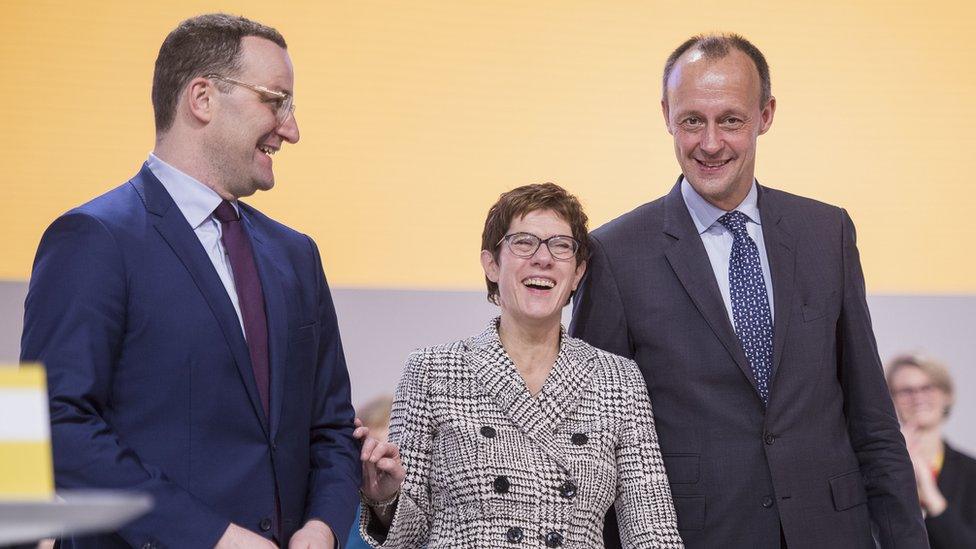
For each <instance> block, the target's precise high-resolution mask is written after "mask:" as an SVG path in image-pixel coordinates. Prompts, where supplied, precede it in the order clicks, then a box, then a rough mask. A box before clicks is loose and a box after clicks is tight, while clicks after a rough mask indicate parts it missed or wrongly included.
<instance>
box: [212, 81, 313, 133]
mask: <svg viewBox="0 0 976 549" xmlns="http://www.w3.org/2000/svg"><path fill="white" fill-rule="evenodd" d="M204 78H212V79H214V80H220V81H221V82H226V83H228V84H233V85H234V86H240V87H242V88H247V89H249V90H251V91H252V92H254V93H256V94H258V95H260V96H261V99H262V100H263V101H265V102H267V103H271V104H272V105H273V107H274V111H275V119H276V120H278V125H279V126H280V125H282V124H284V123H285V122H286V121H287V120H288V117H289V116H291V115H293V114H294V113H295V96H293V95H292V94H290V93H288V92H284V91H277V90H272V89H271V88H266V87H264V86H259V85H257V84H248V83H247V82H241V81H240V80H236V79H234V78H230V77H228V76H222V75H219V74H208V75H207V76H205V77H204Z"/></svg>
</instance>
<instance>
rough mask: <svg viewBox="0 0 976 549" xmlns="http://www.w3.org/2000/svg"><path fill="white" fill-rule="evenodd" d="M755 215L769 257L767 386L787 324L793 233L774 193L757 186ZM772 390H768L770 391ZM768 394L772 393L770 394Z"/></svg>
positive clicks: (776, 366)
mask: <svg viewBox="0 0 976 549" xmlns="http://www.w3.org/2000/svg"><path fill="white" fill-rule="evenodd" d="M758 190H759V217H760V218H761V219H762V230H763V241H764V242H765V244H766V257H767V259H768V260H769V274H770V277H771V278H772V280H773V290H772V291H773V307H774V308H775V310H776V314H775V315H774V319H773V372H772V379H770V386H772V382H773V381H774V380H775V379H776V374H777V373H778V372H779V364H780V360H781V359H782V358H783V346H784V345H785V344H786V334H787V332H788V331H789V328H790V312H791V311H790V309H791V305H792V303H793V286H794V280H795V268H796V252H795V245H794V239H793V236H792V235H791V234H790V233H789V232H788V231H787V227H786V221H785V220H784V219H783V212H782V211H781V210H780V208H779V204H777V203H776V200H775V197H774V196H773V195H772V194H770V192H769V191H768V190H766V189H765V188H763V187H761V186H759V189H758ZM773 392H774V391H770V394H772V393H773ZM771 398H772V397H771Z"/></svg>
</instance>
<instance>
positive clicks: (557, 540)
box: [545, 532, 563, 547]
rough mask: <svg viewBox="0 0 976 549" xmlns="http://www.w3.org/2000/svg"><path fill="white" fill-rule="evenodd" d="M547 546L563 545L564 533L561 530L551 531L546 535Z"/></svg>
mask: <svg viewBox="0 0 976 549" xmlns="http://www.w3.org/2000/svg"><path fill="white" fill-rule="evenodd" d="M545 541H546V547H562V545H563V535H562V534H560V533H559V532H549V533H548V534H546V537H545Z"/></svg>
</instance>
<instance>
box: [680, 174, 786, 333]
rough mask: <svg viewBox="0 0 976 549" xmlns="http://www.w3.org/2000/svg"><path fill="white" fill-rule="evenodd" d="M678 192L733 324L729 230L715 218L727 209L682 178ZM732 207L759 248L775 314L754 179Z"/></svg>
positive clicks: (771, 305) (769, 298)
mask: <svg viewBox="0 0 976 549" xmlns="http://www.w3.org/2000/svg"><path fill="white" fill-rule="evenodd" d="M681 196H682V197H683V198H684V199H685V206H686V207H687V208H688V213H689V214H691V220H692V221H694V222H695V228H697V229H698V235H699V236H701V240H702V244H704V245H705V251H706V252H707V253H708V261H709V262H710V263H711V264H712V271H713V272H714V273H715V281H716V282H718V290H719V292H721V294H722V301H723V302H724V303H725V311H726V313H728V315H729V322H731V323H732V326H733V327H734V326H735V320H734V319H733V318H732V297H731V293H730V292H729V256H730V255H732V232H731V231H729V230H728V229H726V228H725V225H722V224H721V223H719V222H718V218H720V217H722V216H723V215H725V214H726V213H727V212H726V211H725V210H722V209H721V208H717V207H715V206H714V205H712V204H710V203H709V202H708V201H707V200H705V199H704V198H702V197H701V195H700V194H698V192H697V191H695V189H694V187H692V186H691V184H690V183H688V180H687V179H685V178H681ZM735 209H736V210H739V211H740V212H742V213H744V214H745V215H746V217H748V218H749V222H748V223H746V231H747V232H748V233H749V237H750V238H752V240H753V241H754V242H755V243H756V247H757V248H759V262H760V263H761V264H762V272H763V280H765V282H766V299H768V300H769V312H770V314H771V315H772V314H774V313H773V311H774V309H773V279H772V277H771V276H770V274H769V259H768V257H767V256H766V243H765V242H763V233H762V221H761V220H760V219H759V191H758V189H757V188H756V182H755V181H753V182H752V188H751V189H749V194H748V195H746V197H745V199H744V200H743V201H742V203H741V204H739V205H738V206H736V208H735Z"/></svg>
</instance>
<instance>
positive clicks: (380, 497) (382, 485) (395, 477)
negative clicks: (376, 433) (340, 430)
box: [353, 417, 407, 514]
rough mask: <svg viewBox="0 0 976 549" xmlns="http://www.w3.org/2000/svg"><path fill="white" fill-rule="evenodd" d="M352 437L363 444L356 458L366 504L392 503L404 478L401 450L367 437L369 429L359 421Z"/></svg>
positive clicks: (393, 445) (388, 443) (391, 444)
mask: <svg viewBox="0 0 976 549" xmlns="http://www.w3.org/2000/svg"><path fill="white" fill-rule="evenodd" d="M353 436H354V437H356V439H357V440H360V441H362V443H363V449H362V452H361V453H360V455H359V458H360V460H362V462H363V486H362V488H361V490H362V492H363V495H364V496H366V499H367V500H371V501H374V502H377V503H380V502H386V501H388V500H390V499H392V498H393V497H394V496H396V495H397V492H398V491H399V490H400V485H401V484H403V479H404V478H405V477H406V476H407V471H406V469H404V468H403V462H401V461H400V449H399V448H398V447H397V445H396V444H393V443H392V442H381V441H379V440H376V439H375V438H372V437H370V436H369V428H368V427H365V426H364V425H363V423H362V421H360V420H359V418H358V417H357V418H356V430H355V431H354V432H353ZM377 514H380V513H377Z"/></svg>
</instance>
